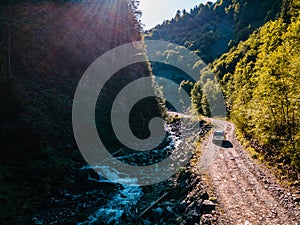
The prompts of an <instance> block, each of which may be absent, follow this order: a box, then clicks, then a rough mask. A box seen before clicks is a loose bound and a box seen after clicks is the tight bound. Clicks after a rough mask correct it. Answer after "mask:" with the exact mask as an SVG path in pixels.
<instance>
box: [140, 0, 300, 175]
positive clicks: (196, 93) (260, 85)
mask: <svg viewBox="0 0 300 225" xmlns="http://www.w3.org/2000/svg"><path fill="white" fill-rule="evenodd" d="M299 10H300V8H299V1H297V0H284V1H238V0H237V1H217V2H216V3H214V4H213V3H210V2H208V3H207V4H206V5H203V4H200V5H199V6H197V7H195V8H194V9H192V10H191V11H190V13H187V12H186V11H185V10H184V11H183V12H179V11H178V13H177V15H176V16H175V18H173V19H172V20H171V21H165V22H164V23H163V24H161V25H158V26H156V27H155V28H153V29H152V30H150V31H148V32H146V38H147V39H162V40H167V41H170V42H175V43H178V44H181V45H183V46H185V47H188V48H189V49H191V50H193V51H195V52H196V53H197V54H198V55H199V56H201V57H202V59H203V60H204V61H205V62H212V61H213V60H214V59H215V61H213V62H212V64H210V65H209V67H210V69H212V71H213V72H214V73H215V74H216V78H217V79H218V81H219V83H220V84H221V86H222V88H223V91H224V94H225V98H226V104H227V108H228V111H229V116H230V118H231V119H232V120H233V121H234V122H235V123H236V125H237V127H238V128H239V130H240V132H241V134H243V135H244V137H245V140H246V144H248V145H249V147H250V146H251V147H252V151H253V154H254V155H255V156H256V157H260V158H261V159H265V160H267V161H268V162H270V163H271V165H272V166H274V165H276V166H277V167H278V171H279V172H280V173H282V176H284V177H285V176H287V177H288V178H289V179H291V180H297V179H299V177H298V176H299V171H300V130H299V127H300V126H299V123H300V114H299V106H300V105H299V104H300V102H299V78H300V77H299V69H300V68H299V63H298V62H299V55H300V54H299V50H300V46H299V36H300V33H299V32H300V28H299V21H300V18H299ZM276 18H277V19H276ZM251 33H252V34H251ZM250 34H251V35H250ZM249 35H250V36H249ZM236 44H237V46H236ZM227 48H228V49H230V50H229V52H228V53H225V54H223V55H222V56H220V57H219V58H216V57H217V56H218V55H219V54H220V53H221V52H225V51H226V49H227ZM217 50H218V51H219V52H218V51H217ZM161 54H165V55H167V54H170V52H165V53H161ZM199 63H200V62H199ZM152 66H153V72H154V74H156V75H159V76H165V77H168V78H171V79H172V80H184V79H185V75H184V74H183V73H182V72H181V71H179V70H177V69H176V68H170V67H169V66H165V65H160V64H157V63H152ZM194 66H198V65H194ZM207 72H208V71H207V70H205V71H201V72H200V73H199V76H200V74H201V78H200V80H199V81H198V82H197V83H196V85H194V87H193V88H192V89H191V86H192V85H193V84H192V83H191V82H190V81H186V82H182V83H181V86H182V87H184V88H187V89H191V95H192V101H193V103H194V105H195V109H197V110H198V112H199V113H201V114H204V115H209V114H210V111H209V107H208V104H207V100H206V99H207V96H205V95H204V94H203V93H204V92H205V90H202V89H201V88H200V87H201V86H202V87H203V89H206V88H208V89H210V90H213V89H214V87H213V83H212V82H206V83H204V80H205V79H204V78H205V74H206V73H207ZM157 80H158V81H159V78H157ZM200 84H201V85H200ZM162 86H163V89H166V88H168V85H164V84H162ZM254 148H255V150H256V151H257V152H256V153H255V150H254ZM258 152H259V153H260V154H257V153H258Z"/></svg>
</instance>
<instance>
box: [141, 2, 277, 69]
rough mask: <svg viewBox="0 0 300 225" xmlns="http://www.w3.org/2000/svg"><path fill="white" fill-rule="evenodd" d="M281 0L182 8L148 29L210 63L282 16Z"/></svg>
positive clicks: (151, 35)
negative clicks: (280, 14) (261, 27)
mask: <svg viewBox="0 0 300 225" xmlns="http://www.w3.org/2000/svg"><path fill="white" fill-rule="evenodd" d="M280 6H281V1H280V0H275V1H271V0H263V1H256V0H218V1H217V2H216V3H212V2H207V3H206V4H202V3H201V4H199V5H198V6H195V7H194V9H191V10H190V11H187V10H183V11H182V12H181V11H178V12H177V13H176V15H175V17H174V18H173V19H171V20H170V21H169V20H167V21H165V22H164V23H163V24H160V25H157V26H156V27H154V28H153V29H151V30H149V31H147V32H146V38H147V39H154V40H155V39H159V40H165V41H170V42H175V43H177V44H179V45H182V46H185V47H187V48H189V49H190V50H192V51H195V52H196V53H197V54H198V55H199V56H200V57H201V58H202V59H203V60H204V61H205V62H206V63H209V62H212V61H213V60H214V59H216V58H217V57H218V56H220V55H221V54H222V53H224V52H226V51H227V50H229V49H230V48H231V47H232V46H235V45H237V44H238V43H239V41H241V40H246V39H247V38H248V37H249V35H250V34H251V33H252V32H253V31H254V30H255V29H256V28H258V27H260V26H261V25H263V24H264V23H265V22H267V21H269V20H272V19H274V18H275V17H276V16H278V15H279V12H280Z"/></svg>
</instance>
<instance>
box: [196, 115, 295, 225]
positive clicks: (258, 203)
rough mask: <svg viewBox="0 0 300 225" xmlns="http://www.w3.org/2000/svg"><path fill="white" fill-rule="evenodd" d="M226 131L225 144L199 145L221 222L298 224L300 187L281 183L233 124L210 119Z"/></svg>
mask: <svg viewBox="0 0 300 225" xmlns="http://www.w3.org/2000/svg"><path fill="white" fill-rule="evenodd" d="M211 122H212V123H214V124H216V125H217V128H216V129H218V130H224V131H225V132H226V142H225V145H223V146H221V147H219V146H217V145H215V144H213V143H212V135H211V136H210V137H209V139H208V140H206V141H205V142H204V143H203V145H202V161H201V163H200V166H199V167H200V169H201V170H202V172H203V173H205V174H207V175H208V176H209V177H210V180H211V184H212V187H213V189H214V191H215V193H216V196H217V198H218V202H219V204H220V208H221V209H222V211H224V212H223V213H222V215H221V218H220V223H221V224H242V225H250V224H252V225H256V224H257V225H258V224H259V225H261V224H270V225H276V224H286V225H292V224H294V225H298V224H300V212H299V208H300V204H299V198H300V190H299V188H298V189H296V188H294V189H293V190H291V189H289V188H287V187H283V186H281V185H280V184H279V183H278V182H277V180H276V179H275V177H274V176H273V174H272V173H271V172H270V171H268V169H267V168H266V167H265V166H263V165H261V164H259V163H258V162H257V161H255V160H254V159H252V158H251V156H250V155H249V154H248V153H247V152H246V151H245V150H244V148H243V147H242V146H241V144H240V143H239V142H238V141H237V139H236V137H235V128H234V125H233V124H231V123H229V122H225V121H221V120H215V119H212V120H211Z"/></svg>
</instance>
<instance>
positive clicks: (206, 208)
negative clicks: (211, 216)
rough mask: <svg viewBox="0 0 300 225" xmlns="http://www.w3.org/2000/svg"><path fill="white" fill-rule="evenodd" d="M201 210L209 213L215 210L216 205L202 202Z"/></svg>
mask: <svg viewBox="0 0 300 225" xmlns="http://www.w3.org/2000/svg"><path fill="white" fill-rule="evenodd" d="M202 209H203V211H205V212H211V211H212V210H215V209H216V204H215V203H213V202H212V201H209V200H204V201H203V203H202Z"/></svg>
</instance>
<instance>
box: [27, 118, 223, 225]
mask: <svg viewBox="0 0 300 225" xmlns="http://www.w3.org/2000/svg"><path fill="white" fill-rule="evenodd" d="M178 126H179V122H178V121H175V123H173V124H172V125H170V126H167V131H168V132H169V134H168V135H167V139H166V140H165V141H164V143H162V145H161V148H162V149H163V150H164V151H156V152H153V155H154V156H153V157H151V158H150V159H151V160H150V161H151V162H149V155H145V156H143V155H142V154H140V155H138V156H137V155H136V156H135V158H137V159H139V164H140V163H142V164H143V163H145V162H147V163H148V164H149V163H150V164H153V163H156V162H157V161H159V160H161V159H162V158H165V157H167V156H168V155H169V154H170V151H172V150H174V149H175V147H176V144H177V143H178V142H180V139H179V132H178V129H177V128H176V127H178ZM200 127H201V129H200V131H199V133H197V134H196V135H197V138H201V137H204V136H205V135H206V133H207V132H208V131H209V130H210V126H209V125H207V124H205V123H201V126H200ZM148 153H149V152H148ZM115 157H116V158H118V157H119V159H120V160H125V161H126V159H125V158H126V157H124V155H122V151H119V152H118V154H117V155H116V156H115ZM129 158H131V159H132V157H129ZM147 160H148V161H147ZM195 160H198V159H197V158H195V156H194V158H192V160H191V162H190V163H189V164H188V165H187V166H186V167H184V168H182V169H181V170H180V171H178V172H177V174H176V175H174V176H173V177H171V178H170V179H168V180H165V181H163V182H160V183H157V184H153V185H148V186H138V185H137V186H134V185H124V184H123V185H121V184H118V183H112V182H109V181H108V180H105V179H104V178H103V177H101V176H99V174H97V173H95V171H94V170H93V169H92V168H90V167H88V166H86V167H82V168H81V170H80V171H79V175H78V177H74V178H73V179H70V178H69V181H68V182H69V183H70V185H69V188H68V189H66V190H62V191H60V192H59V193H56V195H54V196H49V198H48V199H47V200H46V201H45V202H46V204H45V205H43V206H40V207H39V206H37V207H36V209H37V212H36V214H35V216H34V217H33V218H32V224H78V225H84V224H145V225H147V224H149V225H150V224H168V225H169V224H182V225H184V224H188V225H190V224H213V223H214V222H215V221H217V215H216V211H215V208H216V202H215V199H214V198H211V197H210V196H209V194H208V193H209V191H208V189H209V188H208V187H207V185H206V182H205V178H203V177H202V175H201V174H199V173H197V172H195V167H196V166H197V165H196V164H194V163H192V161H195Z"/></svg>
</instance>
